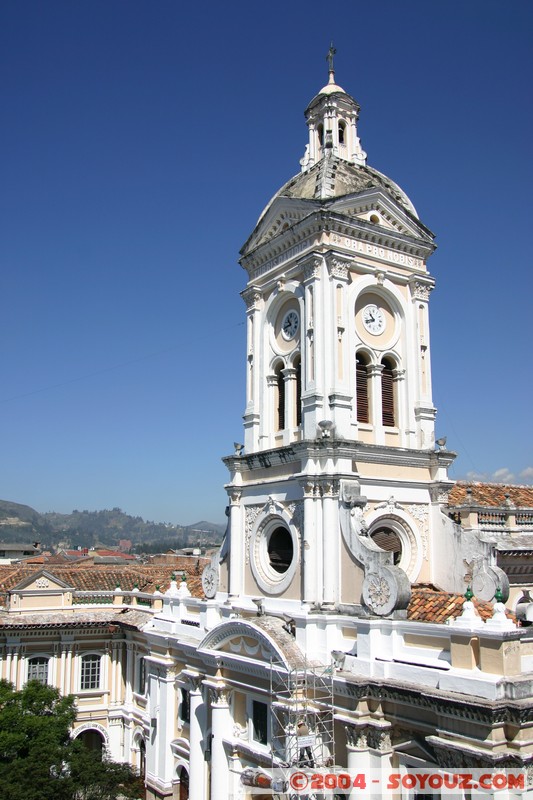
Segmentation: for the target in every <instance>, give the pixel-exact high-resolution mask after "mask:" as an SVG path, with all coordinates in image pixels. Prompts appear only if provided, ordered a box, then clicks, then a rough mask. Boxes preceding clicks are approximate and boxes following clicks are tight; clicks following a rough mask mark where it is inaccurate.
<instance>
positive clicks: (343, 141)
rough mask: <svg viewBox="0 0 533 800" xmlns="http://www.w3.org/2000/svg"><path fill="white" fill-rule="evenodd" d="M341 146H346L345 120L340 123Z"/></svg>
mask: <svg viewBox="0 0 533 800" xmlns="http://www.w3.org/2000/svg"><path fill="white" fill-rule="evenodd" d="M339 144H346V123H345V122H344V121H343V120H341V121H340V122H339Z"/></svg>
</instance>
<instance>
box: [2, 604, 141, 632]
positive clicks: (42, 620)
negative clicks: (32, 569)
mask: <svg viewBox="0 0 533 800" xmlns="http://www.w3.org/2000/svg"><path fill="white" fill-rule="evenodd" d="M150 619H151V614H149V613H148V612H147V611H142V609H136V610H132V609H120V610H117V609H115V608H112V607H110V608H105V609H104V608H102V609H95V610H94V611H83V610H77V611H76V613H75V614H72V613H71V612H69V613H62V612H61V610H58V611H56V612H47V613H43V614H40V613H39V612H36V613H32V614H7V613H0V630H1V629H2V628H4V629H5V628H10V629H13V628H35V627H41V628H42V627H45V628H48V627H50V626H53V627H55V628H56V627H64V628H73V627H76V628H80V627H83V628H86V627H92V626H98V625H121V626H123V627H124V626H125V627H128V628H132V627H133V628H141V627H142V626H143V625H145V624H146V623H147V622H148V621H149V620H150Z"/></svg>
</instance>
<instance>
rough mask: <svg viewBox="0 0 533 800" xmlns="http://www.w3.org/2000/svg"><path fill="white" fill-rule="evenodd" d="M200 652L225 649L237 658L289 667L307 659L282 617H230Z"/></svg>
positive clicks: (202, 644) (217, 628) (213, 651)
mask: <svg viewBox="0 0 533 800" xmlns="http://www.w3.org/2000/svg"><path fill="white" fill-rule="evenodd" d="M198 652H205V653H211V654H213V653H217V654H221V653H225V654H227V655H228V656H230V657H233V658H236V659H237V660H240V659H246V660H247V661H257V662H259V663H261V664H265V663H267V664H268V663H270V662H272V663H277V664H280V663H281V664H283V665H285V666H286V667H289V666H294V665H295V664H300V663H303V661H304V657H303V654H302V653H301V651H300V649H299V647H298V646H297V645H296V643H295V641H294V639H293V637H292V636H291V635H290V634H289V633H288V632H287V631H286V630H285V628H284V627H283V622H282V620H279V619H276V618H270V617H258V619H257V621H256V622H251V621H250V620H241V619H236V620H230V621H228V622H223V623H222V624H221V625H217V627H216V628H214V629H213V630H212V631H210V632H209V633H208V634H207V636H206V637H205V639H204V640H203V642H202V643H201V644H200V645H199V647H198Z"/></svg>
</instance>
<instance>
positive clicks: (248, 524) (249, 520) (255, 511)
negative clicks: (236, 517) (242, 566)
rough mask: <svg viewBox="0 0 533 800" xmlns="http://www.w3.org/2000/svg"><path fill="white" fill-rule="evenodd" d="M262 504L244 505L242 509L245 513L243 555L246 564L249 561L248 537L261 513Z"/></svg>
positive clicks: (249, 537)
mask: <svg viewBox="0 0 533 800" xmlns="http://www.w3.org/2000/svg"><path fill="white" fill-rule="evenodd" d="M262 508H263V506H262V505H253V506H246V507H245V509H244V515H245V523H244V525H245V533H244V557H245V561H246V563H247V564H249V563H250V539H251V537H252V528H253V527H254V524H255V521H256V519H257V517H258V516H259V514H260V513H261V509H262Z"/></svg>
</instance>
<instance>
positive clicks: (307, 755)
mask: <svg viewBox="0 0 533 800" xmlns="http://www.w3.org/2000/svg"><path fill="white" fill-rule="evenodd" d="M333 675H334V669H333V666H332V665H331V666H327V667H325V666H323V665H316V664H307V663H304V664H303V665H302V666H299V667H297V668H295V669H291V670H287V668H286V666H285V665H284V664H281V663H274V662H272V663H271V669H270V697H271V698H272V700H271V707H270V708H271V712H270V721H271V727H270V730H271V741H272V768H275V769H279V768H283V767H295V766H300V767H303V768H311V769H313V768H317V769H318V768H320V767H327V766H332V765H333V764H335V739H334V731H333V724H334V712H333Z"/></svg>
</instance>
